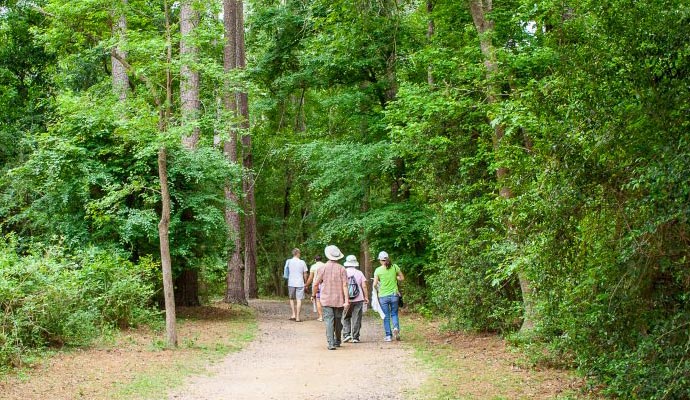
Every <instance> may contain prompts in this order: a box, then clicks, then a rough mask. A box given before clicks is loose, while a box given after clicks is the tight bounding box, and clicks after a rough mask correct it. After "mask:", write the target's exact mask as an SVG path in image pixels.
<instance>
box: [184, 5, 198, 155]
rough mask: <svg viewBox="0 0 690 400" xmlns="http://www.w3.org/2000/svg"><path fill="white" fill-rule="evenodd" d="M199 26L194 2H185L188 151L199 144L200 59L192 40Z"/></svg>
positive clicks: (185, 105) (185, 97)
mask: <svg viewBox="0 0 690 400" xmlns="http://www.w3.org/2000/svg"><path fill="white" fill-rule="evenodd" d="M198 24H199V16H198V14H197V12H196V11H195V10H194V9H193V7H192V0H184V1H182V4H180V36H181V37H180V58H181V65H180V100H181V102H182V107H181V109H182V124H183V126H190V129H187V130H186V131H187V132H188V133H187V134H185V135H184V136H183V137H182V145H183V146H184V147H185V148H187V149H192V150H193V149H196V147H197V144H198V142H199V127H198V126H197V118H198V115H199V108H200V102H199V72H198V71H196V66H195V65H194V64H195V63H196V62H197V59H198V53H199V50H198V49H197V47H196V45H195V44H194V43H192V42H193V39H192V38H191V35H192V34H193V32H194V29H195V28H196V27H197V25H198Z"/></svg>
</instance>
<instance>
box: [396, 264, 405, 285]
mask: <svg viewBox="0 0 690 400" xmlns="http://www.w3.org/2000/svg"><path fill="white" fill-rule="evenodd" d="M396 278H397V279H398V280H399V281H400V282H402V281H404V280H405V276H404V275H403V273H402V270H401V269H400V267H398V275H397V276H396Z"/></svg>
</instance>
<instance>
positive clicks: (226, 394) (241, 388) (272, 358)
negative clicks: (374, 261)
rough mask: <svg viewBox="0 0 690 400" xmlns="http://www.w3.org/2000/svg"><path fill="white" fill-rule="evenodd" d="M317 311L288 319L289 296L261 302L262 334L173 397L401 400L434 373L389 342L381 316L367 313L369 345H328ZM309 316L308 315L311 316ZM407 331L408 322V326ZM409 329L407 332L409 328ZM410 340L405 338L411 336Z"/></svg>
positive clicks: (364, 333) (365, 325) (364, 334)
mask: <svg viewBox="0 0 690 400" xmlns="http://www.w3.org/2000/svg"><path fill="white" fill-rule="evenodd" d="M307 304H308V306H309V308H308V309H307V310H306V311H307V312H306V313H305V310H304V309H303V310H302V315H303V319H305V321H303V322H294V321H290V320H288V317H289V316H290V307H289V305H288V303H287V300H285V301H275V300H257V301H252V302H251V306H252V307H254V308H255V309H257V311H258V322H259V331H258V333H257V337H256V339H255V340H254V341H253V342H252V343H250V344H249V345H248V346H247V347H246V348H245V349H243V350H242V351H240V352H238V353H234V354H231V355H229V356H228V357H227V358H226V359H225V360H224V361H222V362H221V363H219V364H216V365H214V366H213V367H211V370H210V375H208V376H196V377H193V378H190V380H189V381H188V382H186V383H185V384H184V386H183V387H181V388H180V389H178V390H177V391H175V392H174V393H171V394H170V395H169V397H168V398H169V399H171V400H172V399H174V400H202V399H207V400H210V399H237V400H245V399H246V400H252V399H262V400H268V399H299V398H316V399H329V400H340V399H342V400H356V399H362V400H364V399H366V400H376V399H386V400H400V399H410V398H414V390H415V389H416V388H417V387H418V386H419V385H421V384H422V383H423V382H424V381H425V379H426V376H427V372H426V371H425V370H424V368H423V366H422V364H421V363H419V362H417V361H415V360H414V358H413V357H412V354H411V351H410V350H409V349H408V348H406V346H404V342H393V343H386V342H384V341H383V328H382V326H381V320H380V318H378V316H375V315H374V316H371V317H365V318H364V321H363V323H362V332H361V337H360V339H361V340H362V342H361V343H357V344H353V343H343V345H342V347H340V348H338V349H337V350H336V351H329V350H327V349H326V329H325V326H324V324H323V322H318V321H316V319H315V316H314V315H315V314H313V313H312V311H311V304H309V303H307ZM305 314H306V318H304V317H305ZM402 327H403V330H404V322H403V323H402ZM403 333H404V331H403ZM403 340H404V336H403Z"/></svg>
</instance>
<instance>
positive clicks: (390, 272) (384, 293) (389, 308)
mask: <svg viewBox="0 0 690 400" xmlns="http://www.w3.org/2000/svg"><path fill="white" fill-rule="evenodd" d="M378 259H379V262H380V263H381V265H380V266H379V267H378V268H376V270H375V271H374V287H375V288H377V289H378V293H379V302H380V303H381V308H382V309H383V312H384V314H385V317H384V318H383V330H384V331H385V333H386V336H385V337H384V339H383V340H384V341H386V342H390V341H392V340H393V338H395V340H400V321H399V320H398V301H399V300H400V290H399V289H398V281H402V280H404V279H405V277H404V276H403V273H402V271H400V267H398V266H397V265H395V264H393V265H391V260H390V258H389V257H388V253H386V252H385V251H382V252H380V253H379V256H378ZM391 325H393V327H392V328H393V329H391Z"/></svg>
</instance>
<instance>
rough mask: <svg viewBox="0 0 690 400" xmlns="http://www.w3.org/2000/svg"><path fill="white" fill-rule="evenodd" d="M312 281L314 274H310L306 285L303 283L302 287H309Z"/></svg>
mask: <svg viewBox="0 0 690 400" xmlns="http://www.w3.org/2000/svg"><path fill="white" fill-rule="evenodd" d="M313 280H314V273H313V272H310V273H309V277H308V278H307V283H305V284H304V286H309V285H310V284H311V282H312V281H313Z"/></svg>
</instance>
